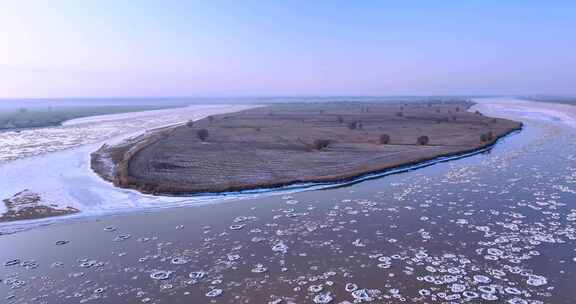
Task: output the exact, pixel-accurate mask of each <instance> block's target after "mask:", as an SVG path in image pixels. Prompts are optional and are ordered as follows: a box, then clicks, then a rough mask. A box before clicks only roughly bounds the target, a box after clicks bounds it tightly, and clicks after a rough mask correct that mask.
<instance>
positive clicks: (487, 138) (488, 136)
mask: <svg viewBox="0 0 576 304" xmlns="http://www.w3.org/2000/svg"><path fill="white" fill-rule="evenodd" d="M492 140H494V134H493V133H492V131H490V132H488V133H482V135H480V141H482V142H488V141H492Z"/></svg>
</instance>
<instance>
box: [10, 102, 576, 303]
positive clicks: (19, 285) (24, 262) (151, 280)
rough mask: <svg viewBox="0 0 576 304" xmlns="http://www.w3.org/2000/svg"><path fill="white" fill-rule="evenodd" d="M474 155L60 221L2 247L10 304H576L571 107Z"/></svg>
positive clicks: (514, 107) (531, 119)
mask: <svg viewBox="0 0 576 304" xmlns="http://www.w3.org/2000/svg"><path fill="white" fill-rule="evenodd" d="M478 101H479V102H480V104H479V105H477V106H476V107H477V109H479V110H480V111H482V112H484V113H485V114H487V115H490V116H501V117H506V118H511V119H516V120H522V121H523V122H524V123H525V127H524V129H523V130H522V131H521V132H519V133H516V134H513V135H510V136H508V137H506V138H505V139H503V140H502V141H500V142H499V143H498V144H497V145H496V146H494V147H493V148H492V149H491V150H489V151H487V152H484V153H481V154H477V155H474V156H471V157H467V158H462V159H458V160H455V161H450V162H442V163H438V164H435V165H432V166H427V167H424V168H419V169H417V170H410V171H407V172H404V173H401V174H395V175H389V176H386V177H383V178H377V179H371V180H367V181H364V182H361V183H356V184H353V185H346V186H344V185H342V186H341V187H331V188H329V189H321V190H320V189H319V190H310V191H297V192H293V193H283V194H275V195H263V196H254V197H245V198H244V199H240V200H233V201H228V202H226V203H220V204H213V203H210V204H198V205H196V206H194V207H190V206H187V205H186V204H183V205H182V206H181V207H175V208H168V209H143V210H141V211H138V212H130V213H120V214H117V215H113V216H111V215H107V216H93V217H89V218H83V219H81V220H73V221H63V222H60V223H53V224H51V225H46V226H41V227H36V228H34V229H29V230H25V231H21V232H18V233H13V234H7V235H2V236H0V279H1V280H2V281H1V282H0V299H2V300H3V301H5V302H6V303H91V302H92V303H276V304H279V303H355V302H370V301H373V302H376V303H400V302H407V303H436V302H437V303H442V302H453V303H461V302H471V303H479V302H482V303H483V302H493V303H512V304H520V303H573V299H574V298H576V290H574V288H573V282H575V281H576V206H574V202H575V201H576V149H575V146H574V143H575V142H576V140H575V139H576V129H575V128H574V123H575V122H576V120H575V117H576V114H575V113H576V111H575V110H574V108H573V107H572V106H567V105H556V104H548V103H534V102H523V101H518V100H510V99H502V98H500V99H484V100H478Z"/></svg>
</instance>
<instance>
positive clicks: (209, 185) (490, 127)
mask: <svg viewBox="0 0 576 304" xmlns="http://www.w3.org/2000/svg"><path fill="white" fill-rule="evenodd" d="M470 106H471V103H469V102H467V101H456V100H455V101H444V102H413V103H408V104H404V103H394V104H390V103H385V104H376V103H370V104H368V103H314V104H304V103H298V104H276V105H270V106H266V107H261V108H255V109H251V110H246V111H242V112H237V113H233V114H224V115H217V116H212V117H208V118H205V119H202V120H200V121H196V122H190V123H189V124H185V125H182V126H178V127H174V128H171V129H164V130H158V131H156V132H149V134H147V135H145V136H142V137H140V138H138V139H135V140H132V141H130V142H128V143H125V144H123V145H119V146H114V147H103V148H101V149H100V150H99V151H97V152H95V153H94V154H93V156H92V166H93V168H94V170H95V171H96V172H98V173H99V174H100V175H101V176H103V177H104V178H106V179H108V180H111V181H113V182H114V183H115V184H116V185H117V186H120V187H127V188H133V189H137V190H139V191H142V192H146V193H157V194H160V193H162V194H193V193H201V192H225V191H236V190H243V189H254V188H260V187H277V186H283V185H288V184H294V183H299V182H327V181H341V180H346V179H352V178H354V177H357V176H360V175H363V174H367V173H373V172H378V171H382V170H386V169H389V168H393V167H397V166H401V165H406V164H412V163H417V162H421V161H425V160H430V159H433V158H436V157H439V156H445V155H452V154H458V153H463V152H470V151H474V150H476V149H480V148H483V147H486V146H488V145H491V144H493V143H494V142H495V140H497V139H498V138H499V137H501V136H504V135H506V134H508V133H510V132H511V131H513V130H517V129H519V128H521V124H520V123H518V122H514V121H509V120H504V119H494V118H490V117H485V116H483V115H481V114H479V113H471V112H468V111H467V109H468V108H469V107H470ZM201 130H203V131H201ZM201 137H205V138H204V140H202V138H201ZM110 160H112V162H113V163H114V167H113V168H112V170H110V166H106V165H105V163H106V162H109V161H110ZM106 168H108V169H106Z"/></svg>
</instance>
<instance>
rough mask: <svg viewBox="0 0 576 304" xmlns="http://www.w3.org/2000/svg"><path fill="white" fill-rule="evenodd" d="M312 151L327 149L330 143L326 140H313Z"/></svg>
mask: <svg viewBox="0 0 576 304" xmlns="http://www.w3.org/2000/svg"><path fill="white" fill-rule="evenodd" d="M313 145H314V149H316V150H322V149H324V148H328V146H329V145H330V141H329V140H327V139H316V140H314V144H313Z"/></svg>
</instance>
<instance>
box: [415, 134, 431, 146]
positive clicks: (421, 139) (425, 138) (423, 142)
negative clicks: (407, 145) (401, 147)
mask: <svg viewBox="0 0 576 304" xmlns="http://www.w3.org/2000/svg"><path fill="white" fill-rule="evenodd" d="M416 142H417V143H418V144H419V145H427V144H428V143H429V142H430V138H428V136H426V135H422V136H420V137H418V139H417V140H416Z"/></svg>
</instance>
